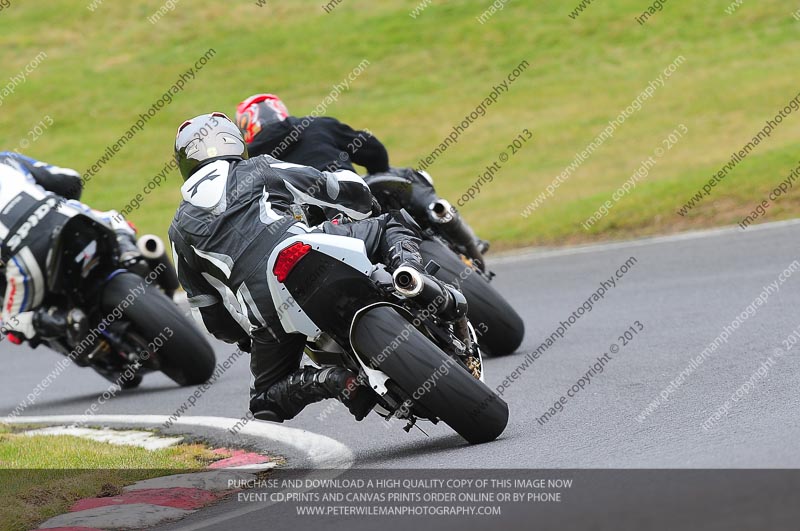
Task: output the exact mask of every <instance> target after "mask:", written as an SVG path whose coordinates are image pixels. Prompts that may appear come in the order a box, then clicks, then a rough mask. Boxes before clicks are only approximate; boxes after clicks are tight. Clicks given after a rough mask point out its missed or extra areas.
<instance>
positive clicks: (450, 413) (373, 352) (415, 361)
mask: <svg viewBox="0 0 800 531" xmlns="http://www.w3.org/2000/svg"><path fill="white" fill-rule="evenodd" d="M405 330H408V331H409V335H408V338H407V339H404V340H402V341H397V340H398V338H400V333H401V332H403V331H405ZM351 339H352V343H353V347H354V348H355V349H356V351H357V352H358V353H359V354H361V355H362V356H364V357H365V358H366V359H367V360H369V361H371V362H372V364H373V366H375V367H377V368H378V369H380V370H381V371H383V372H384V373H385V374H386V375H387V376H388V377H389V378H390V379H391V380H392V381H393V382H394V383H395V384H396V385H397V386H398V387H400V389H402V390H403V391H404V392H405V393H406V394H407V395H408V396H411V397H412V400H413V401H414V402H415V403H418V404H419V405H420V406H422V407H423V408H424V409H426V410H427V411H430V412H431V413H433V414H434V415H436V417H438V418H440V419H441V420H442V421H443V422H445V423H446V424H447V425H448V426H450V427H451V428H453V430H455V431H456V432H457V433H458V434H459V435H461V436H462V437H463V438H464V439H466V440H467V441H468V442H469V443H471V444H479V443H484V442H489V441H493V440H495V439H496V438H497V437H499V436H500V434H501V433H503V430H504V429H505V428H506V424H508V405H507V404H506V403H505V402H504V401H503V400H502V399H501V398H500V397H498V396H497V395H496V394H494V392H492V390H491V389H489V388H488V387H487V386H486V385H485V384H484V383H483V382H481V381H480V380H477V379H475V378H474V377H473V376H472V375H471V374H470V373H468V372H467V371H466V370H465V369H464V368H463V367H462V366H461V365H460V364H459V363H458V362H457V361H456V360H454V359H453V358H451V357H450V356H448V355H447V354H445V353H444V352H443V351H442V350H441V349H440V348H439V347H437V346H436V345H434V344H433V343H431V341H430V340H429V339H428V338H426V337H425V336H424V335H423V334H422V333H421V332H420V331H419V330H417V329H416V328H414V327H413V326H412V325H411V324H410V323H409V322H408V321H407V320H406V319H404V318H403V317H401V316H400V314H398V313H397V312H396V311H395V310H394V309H393V308H391V307H389V306H377V307H375V308H372V309H370V310H368V311H367V312H366V313H364V314H363V315H361V316H360V317H359V319H358V322H357V323H356V326H355V327H354V329H353V333H352V338H351ZM393 342H394V343H395V344H397V345H398V346H397V348H396V349H395V350H393V351H390V352H389V353H388V354H382V353H383V352H384V350H385V349H386V346H387V345H390V344H392V343H393ZM415 395H416V396H415Z"/></svg>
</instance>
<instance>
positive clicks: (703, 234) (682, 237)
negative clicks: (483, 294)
mask: <svg viewBox="0 0 800 531" xmlns="http://www.w3.org/2000/svg"><path fill="white" fill-rule="evenodd" d="M794 225H800V219H788V220H785V221H773V222H771V223H761V224H759V225H751V226H750V227H747V229H746V230H742V229H740V228H738V226H733V227H721V228H716V229H702V230H693V231H687V232H679V233H677V234H667V235H665V236H648V237H645V238H637V239H633V240H622V241H614V242H604V243H588V244H585V245H575V246H572V247H561V248H547V247H527V248H522V249H516V250H513V251H508V252H506V253H498V254H497V255H494V256H493V255H491V254H490V255H488V258H487V259H488V260H489V262H491V263H493V264H504V263H513V262H521V261H524V260H536V259H540V258H550V257H555V256H570V255H575V254H585V253H599V252H603V251H613V250H616V249H629V248H631V247H641V246H644V245H655V244H661V243H671V242H682V241H688V240H699V239H702V238H713V237H716V236H725V235H730V234H736V233H741V234H742V235H747V234H750V233H752V232H760V231H765V230H773V229H782V228H786V227H791V226H794Z"/></svg>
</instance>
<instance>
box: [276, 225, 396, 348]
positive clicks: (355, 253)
mask: <svg viewBox="0 0 800 531" xmlns="http://www.w3.org/2000/svg"><path fill="white" fill-rule="evenodd" d="M297 242H302V243H305V244H308V245H311V251H310V252H309V253H308V254H306V255H305V256H304V257H303V258H301V259H300V261H299V262H298V263H297V265H295V267H294V268H293V269H292V271H291V273H289V275H288V277H287V278H286V280H285V281H284V282H283V283H281V282H278V279H277V277H276V276H275V274H274V273H273V268H274V266H275V261H276V260H277V258H278V254H279V253H280V251H281V250H283V249H285V248H286V247H288V246H290V245H292V244H294V243H297ZM267 264H268V267H267V278H268V283H269V288H270V294H271V296H272V302H273V304H274V305H275V309H276V310H277V312H278V317H279V318H280V321H281V324H282V325H283V328H284V329H285V330H286V331H287V332H289V333H293V332H299V333H302V334H304V335H305V336H306V337H309V338H312V339H314V338H316V337H317V336H319V334H320V333H321V332H322V331H325V332H327V333H329V334H331V336H333V338H334V339H335V340H337V342H338V341H339V340H341V339H344V340H347V333H348V330H349V325H350V322H351V320H352V318H353V315H354V314H355V313H356V311H357V310H359V309H360V308H362V307H363V306H365V305H367V304H370V303H372V302H375V301H377V300H380V299H381V297H382V294H381V293H380V291H379V290H378V288H377V287H376V286H375V284H374V282H373V281H372V280H371V279H370V276H369V275H370V274H371V273H372V270H373V269H374V267H375V266H374V265H373V264H372V262H370V260H369V258H368V257H367V251H366V248H365V247H364V242H363V241H361V240H358V239H356V238H349V237H347V236H336V235H331V234H323V233H308V234H303V235H300V236H293V237H291V238H287V239H286V240H283V241H281V242H280V244H278V245H277V246H276V247H275V249H273V251H272V253H271V254H270V257H269V260H268V262H267Z"/></svg>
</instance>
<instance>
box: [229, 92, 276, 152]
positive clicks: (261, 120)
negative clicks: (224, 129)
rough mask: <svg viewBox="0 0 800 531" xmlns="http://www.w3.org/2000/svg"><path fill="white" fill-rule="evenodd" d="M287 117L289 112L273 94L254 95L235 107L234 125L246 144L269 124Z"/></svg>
mask: <svg viewBox="0 0 800 531" xmlns="http://www.w3.org/2000/svg"><path fill="white" fill-rule="evenodd" d="M288 117H289V110H288V109H287V108H286V105H284V104H283V102H282V101H281V99H280V98H279V97H278V96H276V95H275V94H256V95H254V96H250V97H249V98H247V99H246V100H244V101H243V102H241V103H240V104H239V105H237V106H236V125H238V126H239V129H241V130H242V134H243V135H244V140H245V142H247V143H248V144H249V143H250V142H252V141H253V138H255V136H256V135H257V134H258V133H260V132H261V130H262V129H263V128H264V127H266V126H268V125H269V124H271V123H275V122H282V121H284V120H285V119H286V118H288Z"/></svg>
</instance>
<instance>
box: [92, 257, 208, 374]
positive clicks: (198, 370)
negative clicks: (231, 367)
mask: <svg viewBox="0 0 800 531" xmlns="http://www.w3.org/2000/svg"><path fill="white" fill-rule="evenodd" d="M143 284H144V283H143V282H142V277H140V276H138V275H135V274H133V273H120V274H118V275H116V276H115V277H113V278H112V279H111V280H110V281H109V282H108V283H107V284H106V285H105V287H104V288H103V296H102V308H103V311H104V312H109V313H110V312H113V311H114V309H115V308H119V309H120V310H121V311H122V314H123V316H124V318H125V319H126V320H127V321H129V322H130V323H131V325H132V326H133V329H134V331H135V333H136V334H137V335H139V336H141V337H142V338H143V339H144V340H145V341H147V342H148V343H150V342H153V341H154V340H155V339H156V338H158V337H159V335H160V334H163V333H165V330H167V329H169V330H171V331H172V335H170V336H169V337H168V338H167V339H166V340H163V346H161V347H158V349H157V351H156V352H155V354H154V356H156V357H157V358H158V359H159V361H160V362H161V371H162V372H163V373H164V374H166V375H167V376H169V377H170V378H171V379H173V380H174V381H175V382H176V383H178V384H179V385H182V386H188V385H200V384H202V383H205V382H207V381H208V379H209V378H211V375H212V374H213V373H214V367H215V365H216V357H215V356H214V350H213V349H212V348H211V345H209V343H208V341H206V340H205V338H204V337H203V335H202V333H201V332H200V331H199V330H198V329H197V328H196V327H195V326H194V324H192V323H191V322H190V321H189V320H188V319H186V317H184V315H183V314H182V313H181V312H180V310H179V309H178V307H177V306H176V305H175V303H173V302H172V301H171V300H169V299H168V298H167V297H166V295H164V294H163V293H162V292H161V291H159V290H158V289H156V288H154V287H151V286H145V288H144V293H141V286H142V285H143ZM130 294H137V295H136V298H135V299H134V300H133V302H132V303H130V305H128V306H127V307H125V306H126V304H127V302H125V303H123V302H124V301H125V300H126V297H129V295H130ZM161 337H164V336H163V335H162V336H161Z"/></svg>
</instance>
